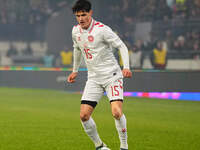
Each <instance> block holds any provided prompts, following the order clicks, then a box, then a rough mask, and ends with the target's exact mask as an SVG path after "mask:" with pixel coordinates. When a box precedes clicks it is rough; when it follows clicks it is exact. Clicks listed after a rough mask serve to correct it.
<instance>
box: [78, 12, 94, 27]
mask: <svg viewBox="0 0 200 150" xmlns="http://www.w3.org/2000/svg"><path fill="white" fill-rule="evenodd" d="M75 15H76V19H77V21H78V23H79V24H80V26H81V28H82V29H88V28H89V26H90V23H91V21H92V10H90V11H89V12H86V11H78V12H76V13H75Z"/></svg>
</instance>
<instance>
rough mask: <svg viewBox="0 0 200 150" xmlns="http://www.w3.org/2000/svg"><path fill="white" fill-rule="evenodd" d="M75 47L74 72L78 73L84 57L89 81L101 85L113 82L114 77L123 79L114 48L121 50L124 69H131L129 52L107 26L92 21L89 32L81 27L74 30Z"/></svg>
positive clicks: (78, 26)
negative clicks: (81, 57) (81, 58)
mask: <svg viewBox="0 0 200 150" xmlns="http://www.w3.org/2000/svg"><path fill="white" fill-rule="evenodd" d="M72 39H73V43H74V45H73V47H74V66H73V72H78V68H79V65H80V56H81V54H82V55H83V58H84V60H85V63H86V66H87V69H88V79H89V80H93V81H95V82H97V83H99V84H105V83H107V82H109V81H111V80H112V79H113V78H115V77H114V76H116V77H118V78H120V77H121V78H122V77H123V76H122V72H121V69H120V67H119V65H118V62H117V61H116V59H115V57H114V54H113V50H112V48H113V47H114V48H117V49H119V50H120V53H121V55H122V59H123V64H124V68H127V69H129V57H128V50H127V48H126V46H125V44H124V43H123V42H122V41H121V39H120V38H119V37H118V36H117V35H116V34H115V33H114V32H113V31H112V30H111V29H110V28H109V27H108V26H106V25H104V24H102V23H100V22H97V21H95V20H94V19H92V22H91V24H90V27H89V28H88V29H87V30H84V29H82V28H81V26H80V25H77V26H74V28H73V30H72Z"/></svg>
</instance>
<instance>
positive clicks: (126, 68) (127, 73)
mask: <svg viewBox="0 0 200 150" xmlns="http://www.w3.org/2000/svg"><path fill="white" fill-rule="evenodd" d="M104 40H105V41H106V42H107V43H109V44H111V45H112V46H113V47H115V48H117V49H119V50H120V54H121V57H122V62H123V70H122V73H123V76H124V77H126V78H130V77H132V72H131V70H130V65H129V53H128V48H127V47H126V45H125V44H124V42H122V40H121V39H120V38H119V36H118V35H117V34H116V33H115V32H113V31H112V30H111V29H110V28H109V27H105V28H104Z"/></svg>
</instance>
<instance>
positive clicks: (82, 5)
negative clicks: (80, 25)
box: [72, 0, 92, 13]
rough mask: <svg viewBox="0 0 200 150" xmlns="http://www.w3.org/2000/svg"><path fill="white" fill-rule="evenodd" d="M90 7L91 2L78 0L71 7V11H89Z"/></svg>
mask: <svg viewBox="0 0 200 150" xmlns="http://www.w3.org/2000/svg"><path fill="white" fill-rule="evenodd" d="M91 8H92V4H91V3H90V2H89V1H88V0H78V1H77V2H76V3H75V4H74V6H73V7H72V11H73V13H76V12H79V11H85V12H89V11H90V10H91Z"/></svg>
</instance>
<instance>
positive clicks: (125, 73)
mask: <svg viewBox="0 0 200 150" xmlns="http://www.w3.org/2000/svg"><path fill="white" fill-rule="evenodd" d="M122 73H123V76H124V77H125V78H131V77H132V72H131V70H130V69H123V70H122Z"/></svg>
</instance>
